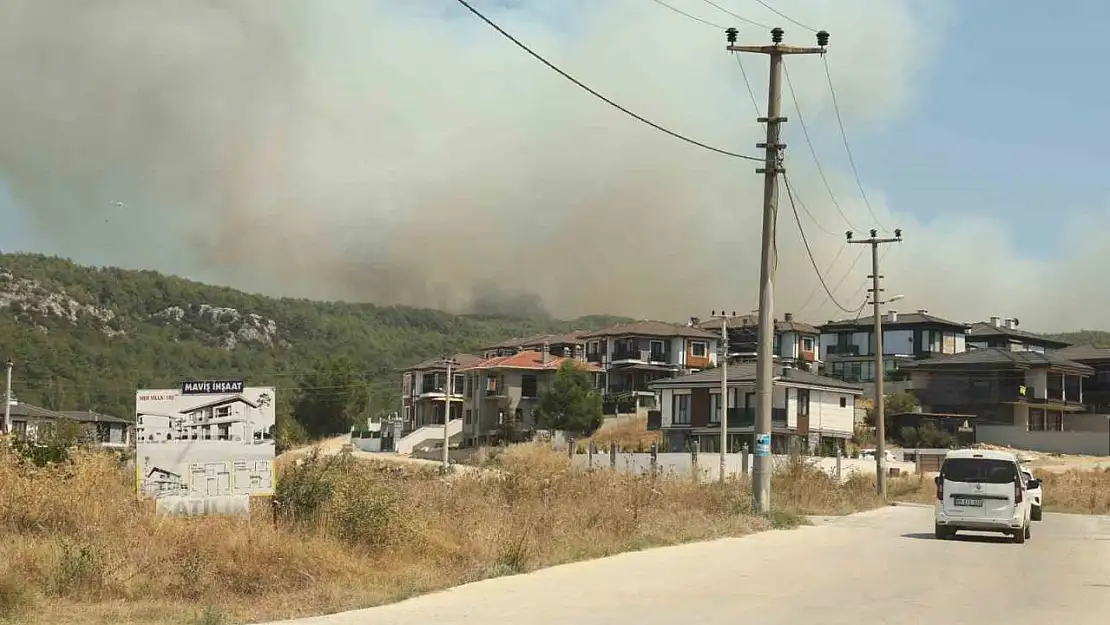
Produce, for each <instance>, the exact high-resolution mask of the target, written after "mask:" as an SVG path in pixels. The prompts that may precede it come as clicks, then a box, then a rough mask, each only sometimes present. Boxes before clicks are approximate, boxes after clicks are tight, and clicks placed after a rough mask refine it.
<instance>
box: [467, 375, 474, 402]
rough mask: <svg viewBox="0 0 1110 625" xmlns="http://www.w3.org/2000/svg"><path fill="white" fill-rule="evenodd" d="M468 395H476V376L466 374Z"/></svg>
mask: <svg viewBox="0 0 1110 625" xmlns="http://www.w3.org/2000/svg"><path fill="white" fill-rule="evenodd" d="M466 396H467V397H474V377H473V376H469V375H468V376H466Z"/></svg>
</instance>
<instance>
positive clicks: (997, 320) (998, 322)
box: [991, 317, 1002, 328]
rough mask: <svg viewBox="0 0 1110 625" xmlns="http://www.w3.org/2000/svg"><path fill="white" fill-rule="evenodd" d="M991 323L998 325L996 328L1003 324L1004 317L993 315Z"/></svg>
mask: <svg viewBox="0 0 1110 625" xmlns="http://www.w3.org/2000/svg"><path fill="white" fill-rule="evenodd" d="M991 325H992V326H994V327H996V328H997V327H999V326H1001V325H1002V317H991Z"/></svg>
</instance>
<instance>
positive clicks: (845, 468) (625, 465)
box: [572, 451, 914, 481]
mask: <svg viewBox="0 0 1110 625" xmlns="http://www.w3.org/2000/svg"><path fill="white" fill-rule="evenodd" d="M725 460H726V464H725V472H726V474H727V475H729V476H730V477H738V476H740V475H741V474H742V473H741V472H742V469H743V459H742V455H741V454H728V455H727V456H726V458H725ZM774 461H775V467H776V469H777V468H780V467H783V466H785V465H786V464H787V463H789V461H790V457H789V456H774ZM753 462H754V456H752V455H751V454H749V455H748V472H749V473H751V470H752V463H753ZM806 462H807V463H808V464H810V465H813V466H816V467H819V468H820V469H821V470H823V471H825V472H826V473H828V474H829V475H835V473H836V458H817V457H812V458H807V459H806ZM572 464H573V465H574V466H576V467H578V468H582V469H585V468H588V467H589V466H590V457H589V455H588V454H575V456H574V458H573V460H572ZM720 464H721V456H720V454H699V456H698V471H697V473H698V478H699V479H701V480H703V481H707V480H716V479H720ZM888 466H889V467H891V468H897V469H899V470H901V471H903V472H906V473H912V472H913V470H914V464H913V463H912V462H889V463H888ZM593 467H594V468H595V469H603V468H604V469H607V468H609V454H608V453H607V452H604V451H600V452H599V453H598V454H596V455H595V456H594V457H593ZM657 467H658V470H659V471H660V472H661V473H664V474H673V475H678V476H690V477H691V478H693V476H694V464H693V456H691V454H688V453H665V454H659V455H658V464H657ZM616 468H617V470H618V471H622V472H625V473H644V472H647V471H649V470H650V469H651V454H649V453H618V454H617V467H616ZM854 472H858V473H871V474H874V473H875V461H874V460H860V459H852V458H841V459H840V473H841V478H842V479H847V478H848V476H849V475H851V474H852V473H854Z"/></svg>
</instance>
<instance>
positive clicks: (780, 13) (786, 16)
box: [706, 0, 817, 33]
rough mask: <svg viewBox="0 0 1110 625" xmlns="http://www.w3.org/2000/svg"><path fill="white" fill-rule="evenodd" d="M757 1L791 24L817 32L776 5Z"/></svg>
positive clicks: (761, 0)
mask: <svg viewBox="0 0 1110 625" xmlns="http://www.w3.org/2000/svg"><path fill="white" fill-rule="evenodd" d="M708 1H709V0H706V2H708ZM755 1H756V2H758V3H760V4H762V5H763V6H764V7H765V8H766V9H767V10H768V11H770V12H772V13H774V14H775V15H777V16H779V17H781V18H782V19H784V20H786V21H788V22H790V23H791V24H794V25H796V26H801V27H802V28H804V29H806V30H808V31H809V32H811V33H815V32H817V29H815V28H810V27H809V26H806V25H805V24H803V23H801V22H799V21H798V20H796V19H794V18H792V17H790V16H789V15H787V14H785V13H783V12H782V11H779V10H778V9H776V8H775V7H773V6H771V5H769V4H767V3H766V2H764V0H755Z"/></svg>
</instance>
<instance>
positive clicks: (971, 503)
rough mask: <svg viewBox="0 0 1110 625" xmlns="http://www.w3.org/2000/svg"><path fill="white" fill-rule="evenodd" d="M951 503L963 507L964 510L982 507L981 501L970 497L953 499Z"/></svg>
mask: <svg viewBox="0 0 1110 625" xmlns="http://www.w3.org/2000/svg"><path fill="white" fill-rule="evenodd" d="M952 503H954V504H956V505H957V506H963V507H965V508H982V507H983V500H982V499H972V498H971V497H955V498H953V500H952Z"/></svg>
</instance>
